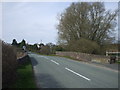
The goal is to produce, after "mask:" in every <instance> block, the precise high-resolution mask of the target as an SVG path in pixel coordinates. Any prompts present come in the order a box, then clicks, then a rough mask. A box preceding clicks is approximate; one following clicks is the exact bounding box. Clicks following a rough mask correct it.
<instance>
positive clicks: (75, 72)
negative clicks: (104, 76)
mask: <svg viewBox="0 0 120 90" xmlns="http://www.w3.org/2000/svg"><path fill="white" fill-rule="evenodd" d="M65 69H66V70H68V71H70V72H72V73H74V74H76V75H78V76H80V77H82V78H84V79H86V80H88V81H90V79H89V78H87V77H85V76H83V75H81V74H79V73H77V72H74V71H73V70H71V69H69V68H65Z"/></svg>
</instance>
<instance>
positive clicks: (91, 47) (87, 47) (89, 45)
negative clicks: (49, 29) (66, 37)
mask: <svg viewBox="0 0 120 90" xmlns="http://www.w3.org/2000/svg"><path fill="white" fill-rule="evenodd" d="M67 48H68V49H70V51H76V52H83V53H90V54H98V53H99V52H100V51H99V50H100V46H99V45H98V44H97V43H96V42H93V41H90V40H87V39H84V38H81V39H80V40H77V41H72V43H70V44H69V45H68V47H67Z"/></svg>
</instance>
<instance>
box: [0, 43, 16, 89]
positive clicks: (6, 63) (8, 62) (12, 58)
mask: <svg viewBox="0 0 120 90" xmlns="http://www.w3.org/2000/svg"><path fill="white" fill-rule="evenodd" d="M16 67H17V58H16V50H15V48H14V47H13V46H11V45H9V44H6V43H4V42H2V87H3V88H8V87H9V85H10V84H11V83H13V82H14V81H15V79H16Z"/></svg>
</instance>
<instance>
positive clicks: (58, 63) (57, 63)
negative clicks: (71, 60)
mask: <svg viewBox="0 0 120 90" xmlns="http://www.w3.org/2000/svg"><path fill="white" fill-rule="evenodd" d="M51 61H52V62H54V63H55V64H57V65H59V63H57V62H56V61H54V60H51Z"/></svg>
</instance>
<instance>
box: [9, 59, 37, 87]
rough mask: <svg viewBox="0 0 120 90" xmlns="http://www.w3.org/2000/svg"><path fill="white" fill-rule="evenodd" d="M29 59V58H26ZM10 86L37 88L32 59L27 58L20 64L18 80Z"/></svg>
mask: <svg viewBox="0 0 120 90" xmlns="http://www.w3.org/2000/svg"><path fill="white" fill-rule="evenodd" d="M26 59H29V58H26ZM10 88H36V84H35V79H34V74H33V70H32V65H31V61H30V59H29V60H26V62H25V63H24V64H20V65H19V66H18V69H17V80H16V82H15V84H14V85H13V86H11V87H10Z"/></svg>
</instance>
